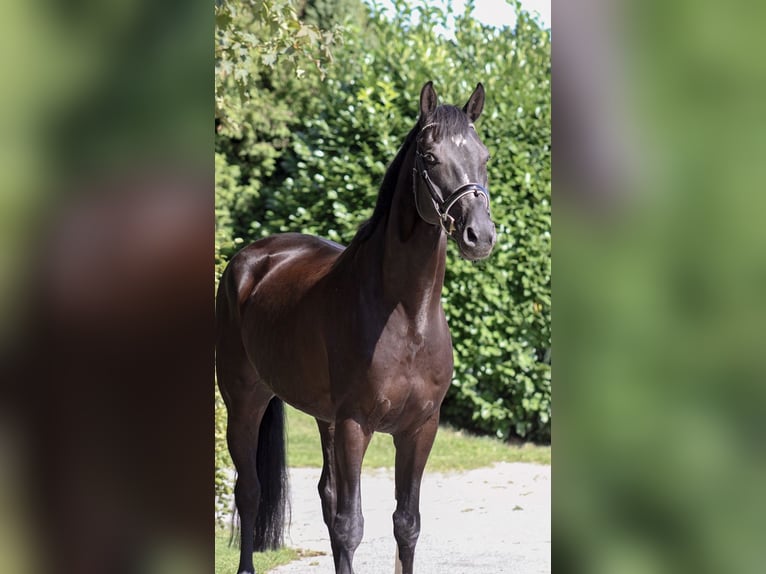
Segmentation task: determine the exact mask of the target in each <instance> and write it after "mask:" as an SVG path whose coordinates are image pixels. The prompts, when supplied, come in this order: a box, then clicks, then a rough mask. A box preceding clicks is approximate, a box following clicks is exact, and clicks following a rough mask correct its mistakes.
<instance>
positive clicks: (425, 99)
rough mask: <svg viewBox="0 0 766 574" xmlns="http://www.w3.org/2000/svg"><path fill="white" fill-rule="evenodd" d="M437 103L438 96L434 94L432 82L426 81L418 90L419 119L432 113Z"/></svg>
mask: <svg viewBox="0 0 766 574" xmlns="http://www.w3.org/2000/svg"><path fill="white" fill-rule="evenodd" d="M438 103H439V98H438V97H437V96H436V91H435V90H434V83H433V82H428V83H426V85H425V86H423V89H422V90H420V119H421V120H422V119H425V118H427V117H428V116H430V115H431V114H432V113H434V110H435V109H436V106H437V105H438Z"/></svg>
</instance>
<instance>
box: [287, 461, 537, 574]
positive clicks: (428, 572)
mask: <svg viewBox="0 0 766 574" xmlns="http://www.w3.org/2000/svg"><path fill="white" fill-rule="evenodd" d="M319 474H320V470H319V469H301V468H299V469H291V470H290V478H291V501H292V523H291V527H290V530H289V534H288V535H287V536H286V543H287V544H288V545H290V546H292V547H293V548H301V549H304V550H311V551H317V552H323V553H324V554H322V555H318V556H308V557H305V558H303V559H301V560H299V561H296V562H293V563H291V564H288V565H285V566H282V567H280V568H277V569H275V570H274V571H273V572H275V573H278V574H313V573H316V574H331V573H332V572H334V568H333V561H332V554H331V551H330V541H329V537H328V534H327V529H326V527H325V525H324V522H322V512H321V506H320V502H319V495H318V493H317V489H316V485H317V482H318V481H319ZM362 507H363V513H364V518H365V533H364V539H363V540H362V544H361V545H360V546H359V549H358V550H357V552H356V556H355V559H354V570H355V572H357V574H392V573H393V572H394V557H395V542H394V537H393V526H392V522H391V515H392V514H393V511H394V508H395V501H394V475H393V469H384V470H376V471H368V472H365V473H364V474H363V476H362ZM550 571H551V467H550V466H545V465H536V464H526V463H499V464H496V465H494V466H492V467H489V468H481V469H477V470H471V471H465V472H450V473H428V472H426V475H425V476H424V478H423V486H422V490H421V535H420V540H419V542H418V546H417V550H416V552H415V573H416V574H445V573H447V572H449V573H450V574H473V573H481V574H497V573H509V574H538V573H539V574H543V573H549V572H550Z"/></svg>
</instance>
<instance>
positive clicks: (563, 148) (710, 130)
mask: <svg viewBox="0 0 766 574" xmlns="http://www.w3.org/2000/svg"><path fill="white" fill-rule="evenodd" d="M556 8H557V9H556V10H554V13H555V15H556V21H555V23H554V30H555V32H554V36H555V41H554V48H553V49H554V56H553V61H554V62H555V64H554V72H553V78H554V83H553V85H554V88H553V89H554V92H553V102H554V118H555V119H554V122H553V126H554V144H555V145H554V147H555V150H556V151H555V152H554V176H553V181H554V206H555V207H554V226H553V227H554V233H553V236H554V253H555V256H554V270H555V280H554V301H555V305H554V309H555V312H554V321H553V324H554V326H555V327H554V333H555V335H554V341H555V344H554V346H555V348H556V353H557V354H556V363H555V367H554V376H553V381H554V385H553V388H554V391H553V395H554V396H555V404H556V407H555V410H556V421H557V422H556V424H555V425H554V432H553V447H554V453H555V456H554V466H553V468H554V481H553V484H554V488H553V493H554V494H553V500H554V520H553V524H554V544H553V548H554V562H553V564H554V569H553V571H554V572H565V571H576V572H586V573H588V574H602V573H603V574H620V573H630V574H642V573H666V572H667V573H679V572H694V573H695V574H701V573H707V572H710V573H717V572H718V573H720V572H726V573H734V572H762V571H763V568H764V564H766V546H764V545H763V535H764V532H766V518H765V517H766V496H764V490H763V485H764V484H766V446H765V445H766V441H764V439H765V438H766V432H765V431H766V418H765V417H764V414H765V413H764V407H765V406H766V384H764V383H765V382H766V381H765V377H764V375H766V353H764V352H763V345H764V340H765V337H764V335H765V333H764V325H766V297H764V295H765V294H766V257H764V253H765V249H766V241H765V239H766V237H765V232H766V226H764V223H763V214H764V213H765V212H766V211H765V210H764V207H766V196H765V195H764V193H763V192H764V189H765V183H766V179H764V175H765V166H766V162H764V159H763V158H764V157H766V112H764V107H763V102H764V101H766V100H765V98H764V96H766V61H765V60H764V59H763V57H762V54H763V53H764V52H763V46H762V45H761V44H762V40H756V39H759V38H763V35H762V33H761V31H760V28H761V22H763V19H762V18H759V17H758V16H763V13H764V12H765V11H766V10H764V8H763V6H761V7H759V8H755V6H754V5H750V4H748V7H747V9H746V10H745V9H743V6H741V5H737V6H736V7H735V5H734V4H727V3H712V2H703V3H690V2H673V3H654V2H650V3H639V2H631V3H627V2H625V3H617V4H615V3H613V2H605V1H596V0H589V1H587V2H577V3H565V2H561V3H559V4H557V6H556ZM754 10H755V12H757V15H756V13H754ZM559 24H561V26H559Z"/></svg>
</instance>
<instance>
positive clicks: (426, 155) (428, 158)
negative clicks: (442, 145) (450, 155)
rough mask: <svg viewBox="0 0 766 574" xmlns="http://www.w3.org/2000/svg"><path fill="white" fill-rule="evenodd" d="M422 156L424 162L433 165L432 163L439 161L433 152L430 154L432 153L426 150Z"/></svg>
mask: <svg viewBox="0 0 766 574" xmlns="http://www.w3.org/2000/svg"><path fill="white" fill-rule="evenodd" d="M422 157H423V161H425V162H426V163H428V164H431V165H434V164H437V163H439V162H438V161H437V159H436V156H434V154H432V153H430V152H426V153H424V154H423V155H422Z"/></svg>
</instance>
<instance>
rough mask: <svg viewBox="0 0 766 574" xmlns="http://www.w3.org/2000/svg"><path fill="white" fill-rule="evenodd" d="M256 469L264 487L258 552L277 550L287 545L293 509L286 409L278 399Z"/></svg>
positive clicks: (266, 422)
mask: <svg viewBox="0 0 766 574" xmlns="http://www.w3.org/2000/svg"><path fill="white" fill-rule="evenodd" d="M255 466H256V469H257V472H258V481H259V482H260V483H261V498H260V502H259V504H258V516H256V518H255V550H256V552H263V551H264V550H276V549H277V548H280V547H282V545H283V543H284V530H285V524H286V517H287V513H288V509H289V502H288V484H287V464H286V457H285V407H284V403H283V402H282V400H281V399H279V398H277V397H274V398H273V399H271V402H270V403H269V406H268V407H266V413H265V414H264V415H263V420H262V421H261V428H260V431H259V433H258V452H257V455H256V460H255Z"/></svg>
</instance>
